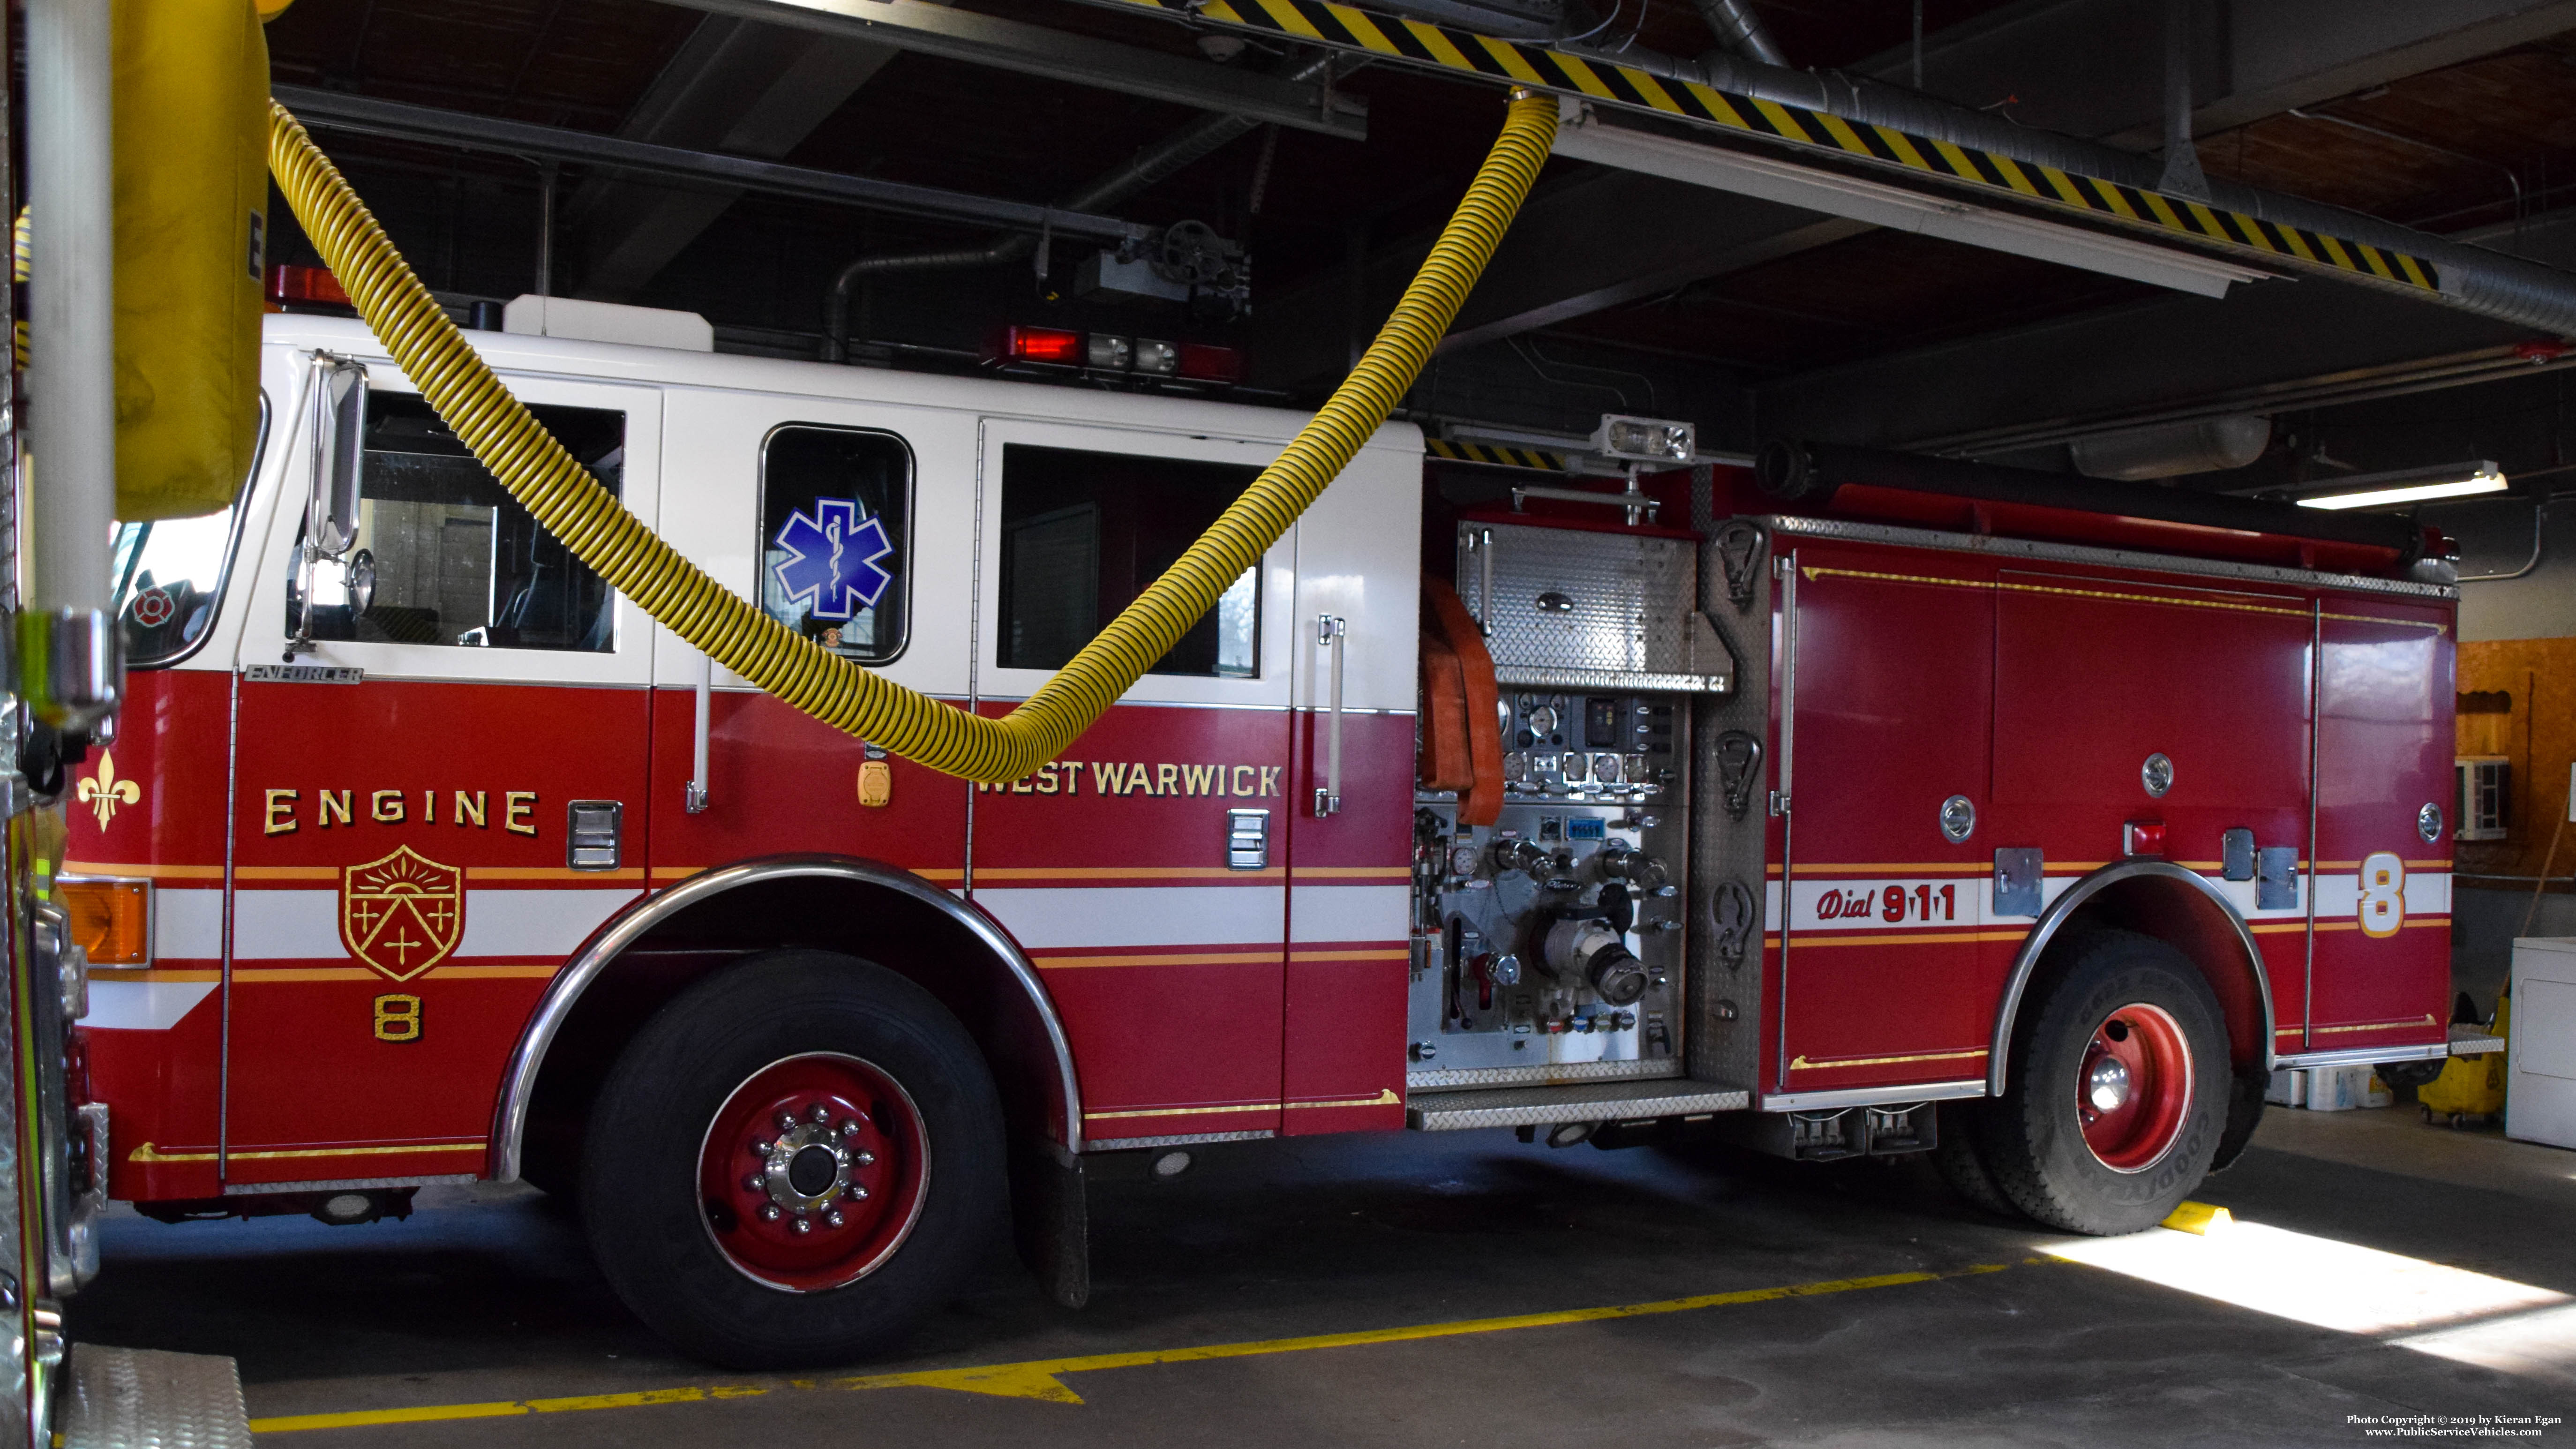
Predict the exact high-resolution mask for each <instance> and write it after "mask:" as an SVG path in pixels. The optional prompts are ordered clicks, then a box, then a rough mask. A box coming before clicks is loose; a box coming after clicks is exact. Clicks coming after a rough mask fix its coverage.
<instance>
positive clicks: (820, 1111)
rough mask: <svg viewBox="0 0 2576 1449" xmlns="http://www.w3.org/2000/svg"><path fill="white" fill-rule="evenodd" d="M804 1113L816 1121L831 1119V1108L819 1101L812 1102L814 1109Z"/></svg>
mask: <svg viewBox="0 0 2576 1449" xmlns="http://www.w3.org/2000/svg"><path fill="white" fill-rule="evenodd" d="M805 1115H806V1116H808V1117H811V1118H813V1119H814V1120H815V1121H817V1122H829V1121H831V1120H832V1109H831V1108H829V1107H826V1106H824V1105H823V1104H822V1103H820V1102H817V1103H815V1104H814V1110H813V1111H811V1112H808V1113H806V1114H805Z"/></svg>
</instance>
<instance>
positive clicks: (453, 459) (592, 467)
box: [286, 392, 626, 653]
mask: <svg viewBox="0 0 2576 1449" xmlns="http://www.w3.org/2000/svg"><path fill="white" fill-rule="evenodd" d="M528 411H529V412H530V413H532V414H534V415H535V417H536V419H537V421H538V422H539V423H542V424H544V426H545V429H546V431H547V432H549V433H551V434H553V435H554V439H555V441H556V442H558V443H561V444H562V445H563V446H564V449H565V451H567V452H569V453H571V454H572V456H573V458H574V460H575V461H577V462H579V463H580V464H581V465H582V467H583V468H584V469H585V470H586V471H588V472H589V474H590V475H591V476H592V477H593V478H595V479H597V480H598V481H599V483H600V485H601V486H602V487H604V488H606V489H607V490H608V491H609V492H610V493H612V494H614V493H616V492H618V490H619V486H620V484H621V482H622V481H623V473H624V462H625V452H626V415H625V414H624V413H622V412H616V411H613V410H609V409H603V408H578V407H560V406H553V405H549V404H543V403H532V404H529V405H528ZM358 496H359V523H358V538H357V543H356V545H355V547H354V548H353V549H352V550H351V553H350V558H351V559H352V560H354V559H355V558H356V557H357V555H358V553H359V552H360V551H364V552H365V553H366V554H367V555H368V556H369V559H370V560H371V561H372V562H373V564H374V567H375V593H374V597H373V599H372V601H371V602H370V603H369V604H368V606H367V608H366V610H365V612H364V613H358V612H356V611H355V610H354V609H353V608H352V607H351V605H350V604H349V603H348V602H347V600H348V587H347V583H346V578H345V569H344V566H335V565H333V564H330V563H328V562H325V563H322V564H318V565H317V566H316V571H315V581H314V589H313V592H314V597H315V599H316V601H317V607H316V608H315V609H314V611H313V616H314V617H313V636H314V637H315V638H317V639H339V640H348V641H353V642H357V643H372V644H438V645H449V646H459V647H466V648H477V647H479V648H489V649H559V650H579V651H583V652H588V653H606V652H608V651H609V650H610V649H612V648H614V647H615V642H616V641H615V638H614V635H613V629H612V625H613V622H614V620H615V617H616V611H615V609H614V607H613V604H614V596H613V594H612V592H611V590H610V589H609V587H608V585H607V583H606V582H605V581H603V580H602V579H601V578H600V577H599V576H598V575H597V574H594V573H592V572H591V571H590V569H589V567H588V566H586V565H585V564H583V563H582V562H581V560H579V559H577V558H575V557H573V555H572V552H571V550H569V549H567V548H565V547H564V546H563V545H562V544H561V543H559V542H557V541H556V540H555V538H554V536H553V535H552V534H549V533H547V532H546V531H545V529H544V528H542V527H540V526H539V525H538V523H537V520H536V518H535V516H534V515H532V514H530V513H529V512H528V511H527V510H526V509H525V508H522V507H520V506H519V504H518V502H517V500H515V499H513V498H511V497H510V495H509V494H508V493H507V492H505V491H504V490H503V489H502V487H501V484H500V480H498V479H496V478H494V477H493V476H492V475H491V474H490V473H489V472H487V471H485V469H484V467H483V465H482V464H481V463H479V462H477V461H475V459H474V455H473V454H472V453H470V452H468V451H467V450H466V447H465V445H464V443H463V442H461V441H459V440H458V438H457V437H456V435H455V434H454V433H453V432H450V431H449V430H448V427H447V424H446V423H444V422H442V421H440V419H439V417H438V414H437V413H436V412H435V411H433V410H432V409H431V408H430V406H429V404H428V403H427V402H425V401H423V400H422V399H421V398H419V397H417V396H415V395H412V394H409V393H385V392H370V393H369V394H368V395H367V424H366V457H365V462H364V464H363V466H362V468H361V470H360V474H359V486H358ZM298 587H299V585H298V582H297V581H296V580H295V579H293V578H290V580H289V582H288V585H287V602H286V617H287V628H288V630H289V631H290V632H292V631H293V629H294V628H295V625H296V622H297V619H298V611H299V604H300V600H299V598H298V593H297V591H298Z"/></svg>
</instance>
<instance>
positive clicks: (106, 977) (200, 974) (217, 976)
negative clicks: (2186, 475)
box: [89, 966, 224, 981]
mask: <svg viewBox="0 0 2576 1449" xmlns="http://www.w3.org/2000/svg"><path fill="white" fill-rule="evenodd" d="M89 979H90V980H92V981H221V980H223V979H224V973H222V972H221V971H164V970H161V969H160V968H158V967H137V966H92V967H91V968H89Z"/></svg>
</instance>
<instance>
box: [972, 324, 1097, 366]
mask: <svg viewBox="0 0 2576 1449" xmlns="http://www.w3.org/2000/svg"><path fill="white" fill-rule="evenodd" d="M994 352H995V353H996V354H997V355H998V356H1000V357H1002V358H1005V359H1007V360H1009V361H1012V362H1054V363H1061V364H1064V365H1065V366H1068V367H1080V366H1082V365H1083V361H1084V358H1085V356H1086V354H1085V351H1084V348H1083V345H1082V334H1081V333H1079V332H1067V331H1065V330H1064V329H1063V328H1061V327H1005V328H1003V329H1002V341H1001V345H1000V346H999V347H997V348H995V349H994Z"/></svg>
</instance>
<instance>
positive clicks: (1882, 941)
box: [1772, 928, 2030, 946]
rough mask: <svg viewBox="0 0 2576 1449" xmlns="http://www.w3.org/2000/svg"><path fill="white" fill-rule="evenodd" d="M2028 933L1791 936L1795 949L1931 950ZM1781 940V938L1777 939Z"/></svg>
mask: <svg viewBox="0 0 2576 1449" xmlns="http://www.w3.org/2000/svg"><path fill="white" fill-rule="evenodd" d="M2029 934H2030V932H2028V931H1976V930H1968V929H1965V928H1962V929H1960V930H1956V931H1886V932H1875V931H1874V932H1871V933H1870V934H1868V935H1865V936H1791V937H1790V938H1789V944H1790V945H1792V946H1931V945H1939V944H1942V943H1944V942H1950V941H2018V940H2021V939H2023V938H2025V937H2027V936H2028V935H2029ZM1772 939H1773V940H1775V941H1776V940H1777V939H1778V938H1777V937H1773V938H1772Z"/></svg>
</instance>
